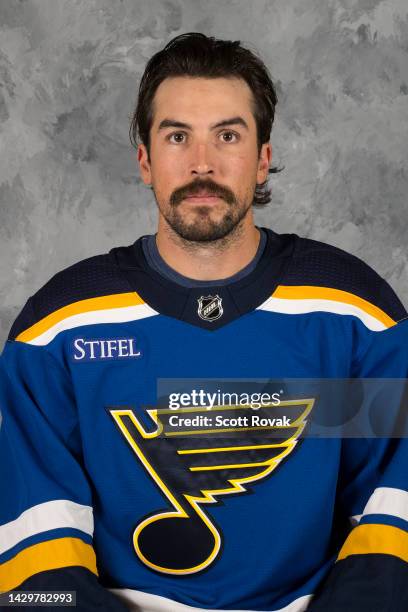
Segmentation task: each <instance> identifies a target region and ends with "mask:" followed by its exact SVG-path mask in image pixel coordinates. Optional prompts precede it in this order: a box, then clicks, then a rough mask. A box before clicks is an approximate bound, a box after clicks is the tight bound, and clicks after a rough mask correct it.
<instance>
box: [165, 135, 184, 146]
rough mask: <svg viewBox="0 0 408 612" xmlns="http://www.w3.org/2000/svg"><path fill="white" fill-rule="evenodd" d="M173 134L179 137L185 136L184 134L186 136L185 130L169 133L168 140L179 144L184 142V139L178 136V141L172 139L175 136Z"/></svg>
mask: <svg viewBox="0 0 408 612" xmlns="http://www.w3.org/2000/svg"><path fill="white" fill-rule="evenodd" d="M173 136H177V137H178V136H183V137H184V136H186V134H185V132H172V133H171V134H169V135H168V136H167V140H168V141H169V142H172V143H174V144H179V143H182V142H183V141H182V140H179V139H178V138H177V139H176V141H174V140H171V139H172V138H173Z"/></svg>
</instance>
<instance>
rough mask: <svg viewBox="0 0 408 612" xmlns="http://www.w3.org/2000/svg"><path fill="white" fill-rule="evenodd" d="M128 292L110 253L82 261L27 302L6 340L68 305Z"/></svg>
mask: <svg viewBox="0 0 408 612" xmlns="http://www.w3.org/2000/svg"><path fill="white" fill-rule="evenodd" d="M124 248H126V247H124ZM130 291H131V289H130V286H129V283H128V281H127V280H126V279H125V278H124V277H123V275H122V273H121V271H120V268H119V266H118V265H117V263H116V259H115V257H114V256H113V254H112V252H110V253H104V254H101V255H95V256H93V257H89V258H87V259H83V260H82V261H79V262H77V263H75V264H73V265H71V266H69V267H67V268H65V269H63V270H61V271H60V272H58V273H57V274H55V275H54V276H53V277H52V278H51V279H50V280H49V281H48V282H47V283H46V284H45V285H43V286H42V287H41V288H40V289H39V290H38V291H37V292H36V293H35V294H34V295H32V296H31V297H30V298H29V299H28V301H27V302H26V304H25V306H24V308H23V309H22V311H21V312H20V314H19V316H18V317H17V319H16V320H15V322H14V324H13V326H12V328H11V330H10V334H9V340H13V339H16V338H17V337H18V336H19V334H21V333H22V332H23V331H25V330H27V329H28V328H30V327H32V326H33V325H35V324H37V323H38V322H39V321H41V320H43V319H45V318H47V317H49V316H52V315H53V313H57V312H60V311H63V310H64V309H66V308H69V307H70V305H73V304H81V303H83V304H85V303H86V301H89V300H92V299H97V298H109V296H115V295H117V294H122V293H126V292H130ZM88 303H89V302H88ZM79 308H80V306H79Z"/></svg>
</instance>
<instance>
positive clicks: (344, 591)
mask: <svg viewBox="0 0 408 612" xmlns="http://www.w3.org/2000/svg"><path fill="white" fill-rule="evenodd" d="M355 375H356V376H358V377H359V378H373V379H380V378H381V379H388V381H387V382H386V384H385V385H384V387H383V390H384V391H385V393H383V394H382V398H383V400H382V402H381V405H379V404H378V406H377V408H380V409H381V410H382V411H390V410H391V411H392V415H393V416H392V418H393V419H394V415H395V418H396V420H398V421H399V423H398V431H397V430H396V431H395V435H393V437H384V435H381V432H380V435H378V436H377V437H374V436H373V437H367V438H350V439H344V440H343V451H342V468H341V474H340V477H339V487H338V491H339V492H338V504H339V507H340V508H341V509H342V511H343V513H344V515H345V516H347V517H348V518H349V520H350V525H351V529H350V531H349V533H348V535H347V537H346V539H345V541H344V543H343V545H342V547H341V549H340V551H339V553H338V556H337V561H336V563H335V566H334V567H333V569H332V571H331V573H330V574H329V576H328V577H327V579H326V581H325V582H324V583H323V584H322V586H321V589H320V592H318V593H316V595H315V597H314V598H313V600H312V603H311V604H310V606H309V607H308V610H310V612H323V610H324V611H327V610H330V612H343V611H344V612H346V611H347V612H361V611H364V610H376V612H386V611H388V610H393V612H403V611H405V610H408V469H407V466H408V440H407V437H406V435H407V422H408V416H407V411H408V393H407V380H406V379H407V375H408V321H401V322H400V323H399V324H398V325H395V326H393V327H391V328H390V329H388V330H386V331H384V332H380V333H375V334H372V337H371V340H370V342H369V343H368V345H367V348H366V350H365V352H364V354H363V355H361V358H360V363H359V371H358V372H357V373H356V374H355ZM392 379H394V382H393V380H392ZM379 384H380V383H379ZM377 403H378V402H377ZM386 431H388V430H386ZM387 435H388V434H387Z"/></svg>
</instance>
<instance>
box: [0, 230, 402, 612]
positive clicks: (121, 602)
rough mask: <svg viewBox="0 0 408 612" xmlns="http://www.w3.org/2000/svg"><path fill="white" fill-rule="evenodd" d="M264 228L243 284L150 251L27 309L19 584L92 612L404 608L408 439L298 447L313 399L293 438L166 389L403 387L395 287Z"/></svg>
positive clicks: (18, 425)
mask: <svg viewBox="0 0 408 612" xmlns="http://www.w3.org/2000/svg"><path fill="white" fill-rule="evenodd" d="M265 231H266V232H267V243H266V246H265V249H264V252H263V254H262V256H261V258H260V260H259V262H258V265H257V266H256V268H255V270H253V271H252V272H250V273H249V274H248V275H247V276H245V277H244V278H242V279H240V280H238V281H236V282H234V283H231V284H227V285H225V286H211V282H209V284H208V287H205V288H186V287H183V286H181V285H178V284H176V283H174V282H172V281H170V280H169V279H166V278H164V277H163V276H161V275H160V274H159V273H158V272H157V271H155V270H153V269H151V268H150V267H149V265H148V263H147V261H146V259H145V257H144V254H143V249H142V246H141V239H139V240H137V241H136V242H135V243H134V244H133V245H131V246H128V247H119V248H115V249H112V251H111V252H110V253H108V254H105V255H100V256H96V257H92V258H90V259H87V260H84V261H82V262H80V263H78V264H75V265H74V266H71V267H70V268H67V269H66V270H64V271H62V272H60V273H58V274H57V275H56V276H55V277H53V278H52V279H51V280H50V281H49V282H48V283H47V284H46V285H45V286H44V287H43V288H42V289H40V291H38V292H37V293H36V294H35V295H34V296H32V297H31V298H30V299H29V300H28V302H27V304H26V305H25V307H24V309H23V310H22V312H21V314H20V315H19V317H18V318H17V320H16V322H15V323H14V325H13V327H12V329H11V332H10V336H9V339H8V341H7V342H6V345H5V348H4V351H3V354H2V358H1V369H0V376H1V380H0V383H1V384H0V409H1V412H2V417H3V420H2V424H1V430H0V482H1V489H2V498H1V501H0V590H1V591H11V590H13V589H15V590H32V591H36V590H72V591H76V594H77V609H78V610H81V611H82V610H83V611H85V610H88V611H92V610H97V609H103V610H107V611H109V610H118V611H121V610H133V611H135V612H136V611H138V612H140V611H142V612H164V611H168V612H179V611H182V610H185V611H190V612H193V611H197V610H218V611H220V610H230V611H231V610H241V611H254V612H255V611H265V612H266V611H268V612H269V611H278V610H280V611H281V612H283V611H285V612H300V611H304V610H310V611H313V612H315V611H316V612H317V611H319V612H320V611H323V610H325V611H326V612H327V611H330V612H337V611H338V612H340V610H347V611H348V612H357V611H358V612H362V611H364V610H370V611H371V610H375V611H376V612H385V611H386V610H393V612H397V611H401V612H402V610H406V609H408V603H407V602H408V591H407V587H406V582H407V576H408V572H407V567H408V565H407V564H408V534H407V526H408V492H407V491H408V475H407V458H408V450H407V444H406V440H404V439H399V438H384V437H383V438H375V437H372V438H367V439H364V438H361V439H359V438H348V439H344V438H341V437H331V438H322V439H317V438H311V437H309V438H308V437H307V436H306V437H304V438H303V439H301V436H300V434H301V431H302V430H303V428H304V426H305V425H306V424H307V421H308V418H309V417H310V415H311V414H313V402H312V401H305V402H304V404H303V405H302V406H301V407H300V412H299V415H298V417H297V418H296V419H295V421H294V422H293V423H292V428H291V429H290V431H286V430H285V425H283V426H282V427H281V428H278V429H277V432H276V435H277V437H276V436H275V437H271V435H269V434H270V433H271V431H272V430H273V427H272V428H268V427H265V426H264V428H263V430H262V428H261V427H258V426H256V425H255V426H254V427H253V428H252V429H251V428H250V427H249V428H248V426H247V423H245V425H246V427H241V428H239V427H238V429H235V430H234V431H238V430H240V431H241V432H243V431H244V430H245V432H246V433H245V436H244V435H240V436H238V437H237V436H235V437H232V438H231V437H230V433H231V432H230V431H229V430H228V427H227V426H225V428H224V429H221V430H219V431H217V432H216V435H210V434H213V433H214V429H213V428H211V427H209V426H208V423H209V421H207V422H206V421H205V420H203V419H204V417H206V416H207V418H210V417H209V415H210V412H209V411H208V410H207V408H203V406H202V405H198V404H197V403H196V404H194V405H193V407H192V406H191V403H190V404H189V403H188V399H190V400H191V395H190V396H189V398H188V397H187V398H183V397H182V394H173V395H172V398H173V399H175V398H178V400H180V402H181V403H180V406H179V407H177V406H170V405H167V406H166V405H163V402H162V398H161V396H160V392H159V393H158V389H157V385H158V382H159V383H160V381H162V383H160V384H162V385H163V384H164V387H163V386H162V387H161V391H163V389H165V390H166V389H169V390H171V389H173V387H172V381H180V380H183V381H184V383H183V384H184V387H183V391H185V389H186V388H188V384H189V380H191V381H197V380H212V381H223V380H229V381H247V380H255V379H256V380H264V379H265V380H271V379H273V380H275V379H276V380H285V379H314V378H316V379H331V378H333V379H336V378H338V379H341V378H358V377H367V378H370V377H373V378H375V377H389V378H406V377H407V371H408V357H407V346H408V344H407V340H408V329H407V326H408V322H404V321H402V322H400V323H398V324H396V322H397V321H400V320H401V319H403V318H404V317H406V312H405V310H404V308H403V307H402V305H401V304H400V302H399V300H398V299H397V298H396V296H395V294H394V293H393V291H392V290H391V288H390V287H389V286H388V285H387V283H386V282H385V281H384V280H383V279H381V278H380V277H379V276H378V275H377V274H376V273H375V272H374V271H373V270H372V269H371V268H369V267H368V266H367V265H365V264H364V263H363V262H362V261H360V260H359V259H357V258H355V257H353V256H351V255H348V254H346V253H345V252H343V251H341V250H340V249H337V248H334V247H331V246H329V245H325V244H322V243H319V242H316V241H312V240H307V239H302V238H299V237H298V236H296V235H294V234H284V235H278V234H276V233H274V232H273V231H271V230H269V229H265ZM163 381H164V382H163ZM166 385H167V386H166ZM175 388H176V387H174V389H175ZM170 395H171V394H169V397H170ZM158 396H160V398H158ZM158 399H160V406H158ZM183 399H185V400H186V401H184V403H183ZM309 399H310V398H309ZM300 403H301V402H300ZM298 407H299V402H298ZM235 408H236V409H235V412H234V417H237V415H238V414H241V416H242V414H243V412H242V410H241V413H240V409H239V407H237V406H236V407H235ZM346 408H347V407H345V409H346ZM253 413H255V412H254V411H253ZM211 414H213V413H211ZM225 414H226V412H225V411H224V412H222V410H221V408H220V407H219V406H218V413H217V415H218V416H220V415H221V416H225ZM227 416H228V415H227ZM170 417H172V419H171V418H170ZM173 417H177V418H176V419H175V418H173ZM180 417H183V418H185V421H183V422H182V423H181V428H180V427H179V425H180ZM198 417H201V420H200V419H199V418H198ZM193 418H197V423H198V429H197V427H196V429H191V427H192V423H193V421H192V419H193ZM177 419H178V420H177ZM188 419H190V420H188ZM222 422H224V421H222ZM211 423H212V425H214V422H211ZM237 423H238V425H239V423H242V422H238V421H237ZM171 424H173V429H171V427H170V425H171ZM248 429H249V431H248Z"/></svg>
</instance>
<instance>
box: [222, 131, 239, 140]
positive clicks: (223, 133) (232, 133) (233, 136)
mask: <svg viewBox="0 0 408 612" xmlns="http://www.w3.org/2000/svg"><path fill="white" fill-rule="evenodd" d="M224 136H229V137H231V136H232V140H231V138H228V139H227V140H225V139H224ZM221 137H222V139H223V140H224V142H226V143H229V142H236V141H237V140H238V139H239V135H238V134H236V133H235V132H231V131H230V130H228V131H227V132H221ZM234 138H235V140H234Z"/></svg>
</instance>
